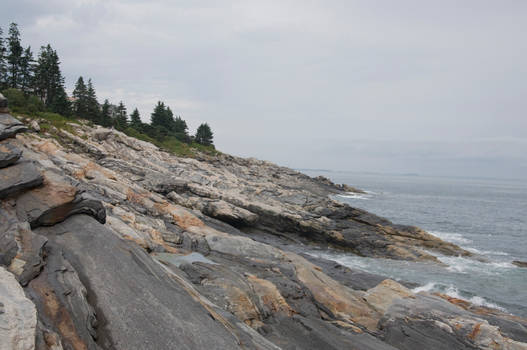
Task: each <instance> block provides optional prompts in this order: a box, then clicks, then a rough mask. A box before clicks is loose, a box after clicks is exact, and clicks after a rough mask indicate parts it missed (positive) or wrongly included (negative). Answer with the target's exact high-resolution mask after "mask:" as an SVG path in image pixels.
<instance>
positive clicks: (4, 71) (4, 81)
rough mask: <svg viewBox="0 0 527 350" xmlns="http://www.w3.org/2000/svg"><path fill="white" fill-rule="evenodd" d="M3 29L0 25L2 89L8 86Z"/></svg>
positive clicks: (0, 87)
mask: <svg viewBox="0 0 527 350" xmlns="http://www.w3.org/2000/svg"><path fill="white" fill-rule="evenodd" d="M3 34H4V32H3V30H2V28H1V27H0V89H1V90H3V89H5V88H7V48H6V46H5V39H4V38H3Z"/></svg>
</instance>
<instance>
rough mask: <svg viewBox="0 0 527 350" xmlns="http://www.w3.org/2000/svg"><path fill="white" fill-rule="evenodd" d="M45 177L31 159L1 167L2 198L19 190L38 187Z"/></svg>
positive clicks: (0, 187) (0, 186)
mask: <svg viewBox="0 0 527 350" xmlns="http://www.w3.org/2000/svg"><path fill="white" fill-rule="evenodd" d="M42 181H43V178H42V175H41V174H40V172H39V171H38V170H37V168H36V167H35V164H34V163H33V162H31V161H20V162H18V163H16V164H14V165H11V166H10V167H7V168H2V169H0V199H2V198H5V197H7V196H9V195H12V194H14V193H17V192H21V191H24V190H27V189H31V188H34V187H37V186H39V185H41V184H42Z"/></svg>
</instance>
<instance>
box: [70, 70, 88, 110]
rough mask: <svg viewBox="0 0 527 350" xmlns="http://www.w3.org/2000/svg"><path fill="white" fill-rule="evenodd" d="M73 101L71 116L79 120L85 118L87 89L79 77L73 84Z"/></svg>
mask: <svg viewBox="0 0 527 350" xmlns="http://www.w3.org/2000/svg"><path fill="white" fill-rule="evenodd" d="M73 99H74V100H73V106H72V107H73V114H75V115H76V116H78V117H81V118H86V115H87V114H88V89H87V88H86V84H84V79H83V78H82V77H79V79H77V82H76V83H75V89H73Z"/></svg>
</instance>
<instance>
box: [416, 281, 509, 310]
mask: <svg viewBox="0 0 527 350" xmlns="http://www.w3.org/2000/svg"><path fill="white" fill-rule="evenodd" d="M412 292H414V293H420V292H427V293H431V292H439V293H443V294H446V295H448V296H449V297H452V298H456V299H462V300H465V301H468V302H469V303H471V304H473V305H477V306H483V307H488V308H492V309H497V310H500V311H503V312H507V310H506V309H505V308H503V307H501V306H499V305H497V304H494V303H492V302H490V301H488V300H486V299H485V298H483V297H480V296H479V295H467V294H466V293H463V292H460V291H459V289H458V288H457V287H455V286H454V285H453V284H450V285H448V286H445V285H443V284H441V283H436V282H428V283H427V284H425V285H423V286H419V287H416V288H414V289H412Z"/></svg>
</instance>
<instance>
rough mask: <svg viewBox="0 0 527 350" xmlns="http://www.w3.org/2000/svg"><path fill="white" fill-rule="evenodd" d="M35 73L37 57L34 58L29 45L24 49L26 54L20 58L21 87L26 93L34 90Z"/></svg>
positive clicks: (19, 80)
mask: <svg viewBox="0 0 527 350" xmlns="http://www.w3.org/2000/svg"><path fill="white" fill-rule="evenodd" d="M34 75H35V59H34V58H33V52H31V47H30V46H28V47H27V48H26V49H25V50H24V54H23V55H22V57H21V59H20V72H19V79H18V82H19V88H20V89H21V90H22V91H24V93H25V94H29V93H31V92H33V80H34Z"/></svg>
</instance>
